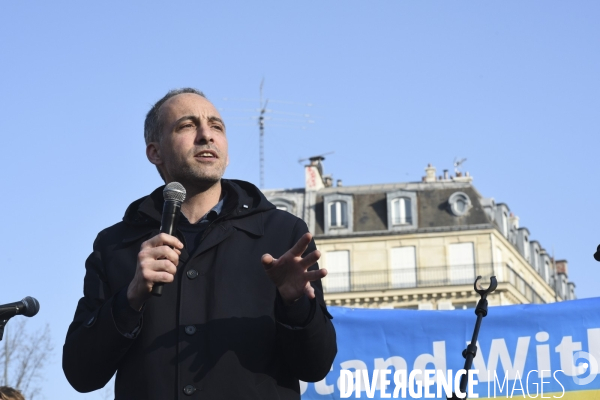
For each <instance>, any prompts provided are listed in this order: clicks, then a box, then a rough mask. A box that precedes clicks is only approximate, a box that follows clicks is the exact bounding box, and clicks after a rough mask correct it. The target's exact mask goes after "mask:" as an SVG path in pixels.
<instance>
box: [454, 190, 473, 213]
mask: <svg viewBox="0 0 600 400" xmlns="http://www.w3.org/2000/svg"><path fill="white" fill-rule="evenodd" d="M448 204H449V205H450V212H451V213H452V214H454V215H456V216H457V217H462V216H464V215H466V214H467V213H468V212H469V209H470V208H471V199H470V198H469V196H467V194H466V193H463V192H455V193H452V195H451V196H450V198H449V199H448Z"/></svg>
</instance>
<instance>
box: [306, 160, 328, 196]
mask: <svg viewBox="0 0 600 400" xmlns="http://www.w3.org/2000/svg"><path fill="white" fill-rule="evenodd" d="M309 160H310V164H309V165H306V166H305V167H304V183H305V190H306V191H307V192H313V191H317V190H321V189H323V188H324V187H325V181H324V179H323V164H322V163H321V161H324V160H325V157H322V156H316V157H311V158H309Z"/></svg>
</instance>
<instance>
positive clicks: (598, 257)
mask: <svg viewBox="0 0 600 400" xmlns="http://www.w3.org/2000/svg"><path fill="white" fill-rule="evenodd" d="M594 259H595V260H596V261H600V246H598V248H597V249H596V252H595V253H594Z"/></svg>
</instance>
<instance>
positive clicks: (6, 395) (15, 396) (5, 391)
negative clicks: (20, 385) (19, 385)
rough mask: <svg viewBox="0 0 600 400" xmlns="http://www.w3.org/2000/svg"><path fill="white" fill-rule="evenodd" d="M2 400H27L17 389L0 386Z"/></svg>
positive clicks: (0, 399)
mask: <svg viewBox="0 0 600 400" xmlns="http://www.w3.org/2000/svg"><path fill="white" fill-rule="evenodd" d="M0 400H25V397H23V394H22V393H21V392H19V391H18V390H17V389H13V388H11V387H8V386H0Z"/></svg>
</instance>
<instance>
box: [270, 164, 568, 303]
mask: <svg viewBox="0 0 600 400" xmlns="http://www.w3.org/2000/svg"><path fill="white" fill-rule="evenodd" d="M323 160H324V159H323V157H314V158H312V159H311V163H310V165H307V166H306V167H305V173H306V184H305V187H304V188H300V189H285V190H265V191H264V193H265V195H266V196H267V198H268V199H269V200H270V201H271V202H273V203H274V204H275V205H276V206H277V207H278V208H280V209H283V210H286V211H288V212H290V213H292V214H294V215H296V216H298V217H300V218H302V219H304V221H305V222H306V223H307V225H308V227H309V229H310V231H311V232H312V233H313V234H314V238H315V241H316V243H317V246H318V248H319V250H320V251H321V252H322V257H321V261H320V262H319V263H320V265H321V267H324V268H327V270H328V271H329V275H328V276H327V277H326V278H325V279H324V280H323V285H324V290H325V299H326V301H327V303H328V304H331V305H342V306H352V307H371V308H415V309H416V308H418V309H438V310H449V309H455V308H471V307H474V306H475V304H476V302H477V300H478V299H479V296H478V295H477V293H476V292H475V291H474V290H473V282H474V281H475V278H476V277H477V276H482V277H483V278H482V280H481V282H482V286H484V287H487V285H489V277H490V276H492V275H494V276H496V278H497V280H498V288H497V289H496V291H495V292H494V293H493V294H492V295H491V296H490V297H488V301H489V304H490V305H507V304H527V303H551V302H555V301H563V300H570V299H574V298H575V285H574V284H573V283H572V282H569V281H568V275H567V274H568V270H567V261H565V260H560V261H559V260H557V261H555V260H554V259H553V258H552V257H551V255H550V254H548V252H547V251H546V250H545V249H544V247H543V246H542V245H541V244H540V243H539V242H537V241H535V240H532V239H531V238H530V232H529V230H528V229H527V228H525V227H521V226H520V225H519V218H518V217H517V216H515V215H513V214H512V213H511V212H510V209H509V207H508V205H506V204H504V203H496V201H494V199H493V198H485V197H483V196H482V195H481V194H480V193H479V192H478V191H477V189H476V188H475V187H474V186H473V184H472V182H473V179H472V177H470V176H469V175H468V173H467V174H465V175H464V176H463V174H461V173H460V172H459V171H456V173H455V175H454V176H449V174H448V172H447V171H444V174H443V176H439V177H436V171H435V168H434V167H432V166H428V167H427V168H426V175H425V176H424V177H423V180H422V182H406V183H386V184H374V185H361V186H342V184H341V181H338V182H337V184H336V186H334V185H333V182H332V179H331V177H330V176H327V175H324V174H323V164H322V161H323Z"/></svg>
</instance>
